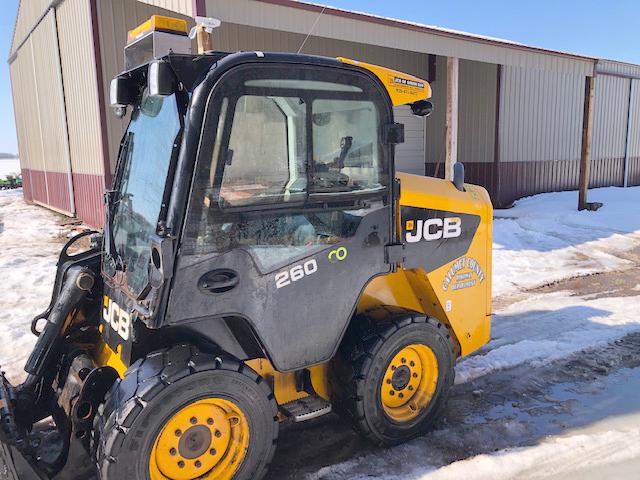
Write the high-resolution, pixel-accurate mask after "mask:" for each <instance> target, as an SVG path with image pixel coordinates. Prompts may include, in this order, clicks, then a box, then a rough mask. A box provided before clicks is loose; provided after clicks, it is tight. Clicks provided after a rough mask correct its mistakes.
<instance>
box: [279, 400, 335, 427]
mask: <svg viewBox="0 0 640 480" xmlns="http://www.w3.org/2000/svg"><path fill="white" fill-rule="evenodd" d="M280 408H281V410H282V411H283V412H284V414H285V415H286V416H287V417H290V418H291V419H292V420H293V421H294V422H296V423H298V422H305V421H307V420H312V419H314V418H318V417H321V416H322V415H326V414H327V413H331V403H329V402H327V401H326V400H325V399H324V398H321V397H319V396H318V395H310V396H308V397H304V398H301V399H300V400H294V401H293V402H289V403H285V404H284V405H282V406H281V407H280Z"/></svg>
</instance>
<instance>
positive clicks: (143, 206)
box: [112, 92, 181, 295]
mask: <svg viewBox="0 0 640 480" xmlns="http://www.w3.org/2000/svg"><path fill="white" fill-rule="evenodd" d="M180 128H181V124H180V116H179V113H178V106H177V101H176V97H175V95H172V96H169V97H165V98H162V97H150V96H148V95H147V94H146V92H145V93H144V94H143V95H142V100H141V102H140V104H138V105H136V107H135V108H134V111H133V113H132V116H131V123H130V124H129V128H128V130H127V133H126V136H127V137H126V138H127V144H126V145H127V150H126V152H125V157H124V159H123V161H122V162H121V165H119V167H118V168H119V169H120V171H119V172H118V179H119V180H118V184H117V185H116V188H117V191H118V193H117V196H116V202H117V203H116V205H115V206H114V208H113V212H114V215H113V221H112V225H113V238H114V242H115V248H116V253H117V255H118V256H119V257H120V259H121V261H122V262H123V264H124V266H125V271H126V276H127V283H128V286H129V290H130V291H131V293H133V294H135V295H138V294H140V293H141V292H142V290H143V289H144V287H145V286H146V285H147V282H148V267H149V260H150V253H151V252H150V249H149V239H150V237H151V235H153V234H155V233H156V226H157V222H158V216H159V214H160V209H161V207H162V200H163V196H164V190H165V184H166V181H167V174H168V170H169V164H170V162H171V156H172V152H173V148H174V143H175V140H176V137H177V135H178V133H179V132H180Z"/></svg>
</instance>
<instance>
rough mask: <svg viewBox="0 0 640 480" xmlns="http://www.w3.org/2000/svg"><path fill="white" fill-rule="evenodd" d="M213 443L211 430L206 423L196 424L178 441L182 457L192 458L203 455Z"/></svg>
mask: <svg viewBox="0 0 640 480" xmlns="http://www.w3.org/2000/svg"><path fill="white" fill-rule="evenodd" d="M209 445H211V431H210V430H209V429H208V428H207V427H205V426H204V425H196V426H194V427H191V428H190V429H189V430H187V431H186V432H184V435H182V437H180V442H179V443H178V452H179V453H180V456H181V457H184V458H187V459H189V460H192V459H194V458H198V457H200V456H201V455H203V454H204V453H205V452H206V451H207V449H208V448H209Z"/></svg>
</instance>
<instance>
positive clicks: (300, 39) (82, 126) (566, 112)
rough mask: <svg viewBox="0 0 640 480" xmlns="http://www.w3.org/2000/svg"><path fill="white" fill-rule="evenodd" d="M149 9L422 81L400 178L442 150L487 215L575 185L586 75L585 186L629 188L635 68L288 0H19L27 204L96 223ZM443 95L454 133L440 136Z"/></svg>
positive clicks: (224, 40) (636, 175)
mask: <svg viewBox="0 0 640 480" xmlns="http://www.w3.org/2000/svg"><path fill="white" fill-rule="evenodd" d="M157 13H159V14H165V15H173V16H180V17H182V18H187V19H191V18H192V17H193V16H195V15H201V16H213V17H217V18H220V19H221V20H222V21H223V24H222V27H221V28H219V29H217V30H216V31H215V33H214V46H215V48H216V49H218V50H225V51H237V50H263V51H298V49H299V48H300V47H301V45H303V44H304V52H305V53H311V54H319V55H327V56H345V57H351V58H354V59H359V60H363V61H367V62H371V63H376V64H380V65H385V66H388V67H391V68H395V69H398V70H403V71H406V72H408V73H412V74H414V75H417V76H420V77H422V78H426V79H428V80H429V81H430V82H431V83H432V87H433V91H434V97H433V102H434V104H435V106H436V108H435V111H434V114H433V115H432V116H431V117H429V118H428V119H426V120H425V119H423V118H417V117H413V116H412V115H411V114H410V112H409V110H408V108H399V109H397V111H396V114H397V118H398V121H400V122H402V123H404V124H405V130H406V142H405V143H404V144H403V145H402V146H400V147H399V148H398V152H397V163H398V166H399V169H400V170H402V171H406V172H411V173H417V174H426V175H438V176H442V175H443V174H444V171H445V164H446V162H445V158H446V157H447V152H450V151H451V149H452V148H453V147H451V145H453V144H452V143H448V145H450V147H449V148H448V149H447V148H445V145H447V142H451V141H453V142H454V143H457V148H455V152H457V159H458V160H459V161H462V162H464V163H465V166H466V170H467V181H469V182H472V183H479V184H481V185H484V186H485V187H486V188H487V189H488V190H489V191H490V193H491V196H492V198H493V201H494V203H495V204H496V205H497V206H507V205H509V204H510V203H512V202H513V200H515V199H517V198H520V197H523V196H526V195H530V194H534V193H539V192H546V191H554V190H566V189H576V188H577V187H578V178H579V171H580V159H581V150H582V146H583V141H582V137H583V120H584V118H585V115H584V106H585V99H586V97H587V95H585V85H588V82H586V78H587V77H595V78H596V80H595V102H594V110H593V115H594V123H593V134H592V148H591V162H590V165H591V175H590V185H591V186H594V187H595V186H606V185H625V184H626V185H640V87H639V86H638V82H639V81H640V66H638V65H629V64H625V63H622V62H615V61H610V60H598V59H594V58H590V57H585V56H579V55H572V54H567V53H562V52H556V51H550V50H544V49H539V48H533V47H529V46H525V45H521V44H517V43H514V42H509V41H505V40H497V39H492V38H486V37H481V36H475V35H471V34H465V33H460V32H454V31H449V30H446V29H440V28H433V27H426V26H422V25H416V24H412V23H408V22H401V21H397V20H391V19H386V18H381V17H376V16H371V15H365V14H360V13H355V12H350V11H345V10H340V9H335V8H329V7H322V6H318V5H315V4H308V3H302V2H297V1H293V0H234V1H233V2H230V1H228V0H142V1H136V0H53V1H51V0H22V1H21V2H20V7H19V11H18V16H17V19H16V26H15V30H14V36H13V43H12V46H11V52H10V58H9V63H10V70H11V80H12V85H13V97H14V105H15V112H16V125H17V131H18V144H19V150H20V161H21V165H22V171H23V177H24V178H23V183H24V196H25V198H26V199H27V200H28V201H31V202H34V203H38V204H41V205H44V206H47V207H50V208H53V209H55V210H57V211H60V212H62V213H65V214H68V215H75V216H77V217H78V218H80V219H82V220H84V221H85V222H87V223H89V224H91V225H94V226H100V225H101V223H102V191H103V190H104V188H105V186H108V185H109V182H110V180H111V175H112V172H113V169H114V167H115V165H114V161H115V158H116V155H117V149H118V144H119V139H120V136H121V134H122V131H123V129H124V127H125V125H126V119H124V120H118V119H117V118H116V117H115V115H113V114H112V113H111V111H110V110H109V108H108V99H107V96H108V85H109V82H110V80H111V78H113V77H114V76H115V75H117V74H118V73H119V72H120V71H121V70H122V69H123V53H122V52H123V48H124V43H125V40H126V33H127V31H128V30H129V29H131V28H133V27H135V26H136V25H138V24H140V23H142V21H144V20H146V19H147V18H148V17H149V16H151V15H153V14H157ZM309 32H312V34H311V35H310V36H309V37H308V38H307V35H308V34H309ZM305 39H306V41H305ZM451 59H455V65H456V70H455V71H456V72H457V75H455V77H457V82H455V83H452V82H453V78H454V76H453V75H452V76H451V78H449V75H448V72H449V71H454V70H450V69H449V66H450V65H451V64H452V63H451ZM451 85H455V86H456V87H457V88H455V89H453V90H452V89H451ZM452 92H455V104H457V105H458V106H457V109H455V112H456V117H457V122H456V124H457V129H456V130H457V134H456V135H455V137H454V140H450V139H449V140H448V138H449V137H448V136H447V128H446V125H447V114H448V112H449V114H450V112H451V110H450V109H449V110H448V109H447V105H448V102H449V103H450V102H451V100H452V98H453V96H454V93H452ZM450 123H451V119H450Z"/></svg>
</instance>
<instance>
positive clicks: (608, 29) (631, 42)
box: [0, 0, 640, 153]
mask: <svg viewBox="0 0 640 480" xmlns="http://www.w3.org/2000/svg"><path fill="white" fill-rule="evenodd" d="M316 2H318V3H322V0H316ZM327 3H329V4H331V5H334V6H336V7H341V8H348V9H352V10H359V11H364V12H369V13H374V14H377V15H383V16H386V17H393V18H400V19H405V20H411V21H415V22H421V23H425V24H429V25H438V26H441V27H447V28H453V29H457V30H464V31H467V32H472V33H477V34H482V35H489V36H494V37H500V38H506V39H509V40H515V41H519V42H522V43H527V44H530V45H533V46H539V47H545V48H551V49H555V50H564V51H569V52H575V53H582V54H586V55H591V56H595V57H603V58H612V59H616V60H623V61H627V62H632V63H640V48H639V47H638V40H637V32H638V29H639V27H640V1H639V0H609V1H608V2H603V1H602V0H598V1H596V0H536V1H522V0H485V1H482V2H480V1H478V0H439V1H434V0H404V1H402V2H396V1H390V0H375V1H371V0H369V1H365V0H328V1H327ZM17 4H18V0H3V5H4V7H3V11H2V13H1V14H0V152H11V153H14V152H17V151H18V147H17V143H16V138H15V127H14V117H13V105H12V100H11V86H10V82H9V69H8V66H7V63H6V59H7V57H8V52H9V48H10V45H11V36H12V34H13V23H14V19H15V12H16V9H17ZM256 48H258V47H257V46H256Z"/></svg>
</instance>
